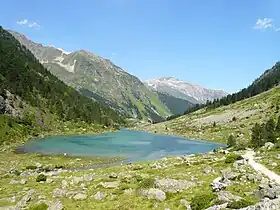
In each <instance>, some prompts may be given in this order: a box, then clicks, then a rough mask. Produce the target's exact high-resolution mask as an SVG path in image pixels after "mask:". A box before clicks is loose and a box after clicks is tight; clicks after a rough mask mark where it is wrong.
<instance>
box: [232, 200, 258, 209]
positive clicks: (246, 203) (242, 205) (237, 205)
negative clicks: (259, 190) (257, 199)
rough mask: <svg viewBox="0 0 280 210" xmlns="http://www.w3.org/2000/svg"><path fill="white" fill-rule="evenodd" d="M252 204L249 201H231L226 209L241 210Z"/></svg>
mask: <svg viewBox="0 0 280 210" xmlns="http://www.w3.org/2000/svg"><path fill="white" fill-rule="evenodd" d="M253 204H254V202H252V201H250V200H246V199H241V200H239V201H233V202H231V203H230V204H228V206H227V207H228V208H230V209H241V208H245V207H247V206H251V205H253Z"/></svg>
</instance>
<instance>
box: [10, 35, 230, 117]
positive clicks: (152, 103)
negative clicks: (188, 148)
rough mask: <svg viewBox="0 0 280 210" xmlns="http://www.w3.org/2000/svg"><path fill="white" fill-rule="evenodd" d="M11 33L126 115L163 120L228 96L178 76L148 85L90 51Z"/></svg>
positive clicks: (64, 76)
mask: <svg viewBox="0 0 280 210" xmlns="http://www.w3.org/2000/svg"><path fill="white" fill-rule="evenodd" d="M9 32H10V33H11V34H12V35H13V36H14V37H15V38H16V39H17V40H18V41H19V42H20V43H21V44H23V45H24V46H25V47H26V48H27V49H29V50H30V51H31V52H32V53H33V54H34V55H35V57H36V58H37V59H38V60H39V61H40V63H41V64H43V65H44V66H45V67H46V68H47V69H48V70H49V71H50V72H51V73H52V74H54V75H55V76H57V77H58V78H59V79H60V80H62V81H63V82H65V83H66V84H67V85H69V86H71V87H73V88H75V89H76V90H78V91H79V92H80V93H82V94H83V95H85V96H87V97H89V98H91V99H93V100H96V101H98V102H100V103H101V104H102V105H105V106H107V107H110V108H112V109H114V110H116V111H117V112H118V113H120V114H121V115H123V116H125V117H133V118H138V119H143V120H148V119H150V120H152V121H161V120H163V119H165V118H166V117H168V116H170V115H173V114H182V113H183V112H184V111H185V110H186V109H187V108H189V107H190V106H192V105H193V104H195V103H204V102H206V101H207V100H213V99H215V98H220V97H222V96H224V95H226V93H225V92H223V91H216V90H209V89H206V88H201V87H200V86H197V85H191V84H189V83H186V82H183V81H180V80H177V79H174V78H160V79H153V80H149V81H146V82H145V84H144V83H143V82H141V81H140V80H139V79H138V78H137V77H135V76H133V75H131V74H129V73H127V72H126V71H124V70H123V69H122V68H121V67H118V66H116V65H115V64H114V63H112V62H111V61H110V60H108V59H105V58H102V57H100V56H97V55H95V54H93V53H90V52H88V51H85V50H79V51H75V52H71V53H70V52H65V51H64V50H63V49H61V48H56V47H53V46H44V45H42V44H39V43H35V42H33V41H31V40H29V39H28V38H27V37H25V36H24V35H22V34H20V33H18V32H15V31H11V30H10V31H9Z"/></svg>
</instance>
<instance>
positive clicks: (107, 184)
mask: <svg viewBox="0 0 280 210" xmlns="http://www.w3.org/2000/svg"><path fill="white" fill-rule="evenodd" d="M100 184H101V185H102V186H103V187H104V188H117V187H119V186H120V181H115V182H101V183H100Z"/></svg>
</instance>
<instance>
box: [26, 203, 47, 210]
mask: <svg viewBox="0 0 280 210" xmlns="http://www.w3.org/2000/svg"><path fill="white" fill-rule="evenodd" d="M47 209H48V205H47V204H45V203H40V204H37V205H34V206H31V207H30V208H29V210H47Z"/></svg>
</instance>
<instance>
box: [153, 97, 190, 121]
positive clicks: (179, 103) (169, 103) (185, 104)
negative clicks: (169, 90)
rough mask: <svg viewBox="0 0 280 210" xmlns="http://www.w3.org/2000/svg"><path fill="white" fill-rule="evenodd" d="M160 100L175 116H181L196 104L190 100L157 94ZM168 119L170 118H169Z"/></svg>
mask: <svg viewBox="0 0 280 210" xmlns="http://www.w3.org/2000/svg"><path fill="white" fill-rule="evenodd" d="M157 94H158V96H159V99H160V100H161V101H162V103H163V104H165V106H166V107H168V109H169V110H170V111H171V113H172V114H173V115H175V116H176V115H181V114H183V113H184V112H185V111H186V110H187V109H189V108H190V107H193V106H194V104H193V103H191V102H190V101H188V100H185V99H181V98H176V97H174V96H171V95H169V94H166V93H161V92H157ZM167 119H168V118H167Z"/></svg>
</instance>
